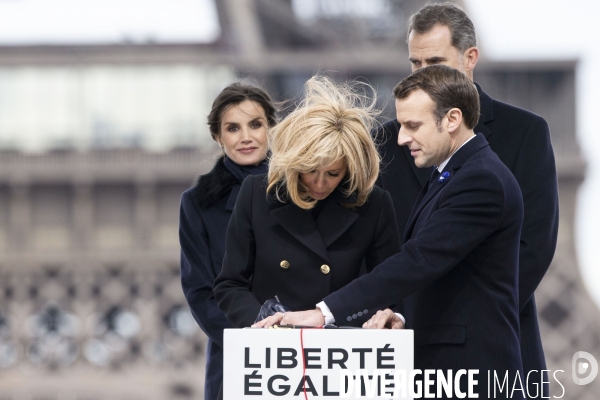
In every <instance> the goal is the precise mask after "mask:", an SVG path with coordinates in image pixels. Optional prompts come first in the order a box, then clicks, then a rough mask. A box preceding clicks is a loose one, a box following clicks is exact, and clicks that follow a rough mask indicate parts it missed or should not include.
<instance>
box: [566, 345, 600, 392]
mask: <svg viewBox="0 0 600 400" xmlns="http://www.w3.org/2000/svg"><path fill="white" fill-rule="evenodd" d="M571 373H572V374H573V382H575V383H576V384H577V385H587V384H588V383H590V382H591V381H593V380H594V379H596V375H598V361H596V358H594V356H593V355H591V354H590V353H587V352H585V351H578V352H577V353H575V354H573V362H572V364H571ZM586 374H588V375H587V376H585V375H586Z"/></svg>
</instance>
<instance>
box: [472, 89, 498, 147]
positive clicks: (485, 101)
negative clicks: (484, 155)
mask: <svg viewBox="0 0 600 400" xmlns="http://www.w3.org/2000/svg"><path fill="white" fill-rule="evenodd" d="M475 87H476V88H477V92H478V93H479V121H478V122H477V125H476V126H475V128H474V131H475V133H483V136H485V138H486V139H487V138H489V137H490V135H491V134H492V130H491V129H490V128H489V127H488V126H487V125H486V124H487V123H489V122H491V121H492V120H493V119H494V100H492V98H491V97H490V96H488V95H487V94H486V93H485V92H484V91H483V89H481V86H479V84H477V83H476V84H475Z"/></svg>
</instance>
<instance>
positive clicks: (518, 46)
mask: <svg viewBox="0 0 600 400" xmlns="http://www.w3.org/2000/svg"><path fill="white" fill-rule="evenodd" d="M425 3H426V1H422V0H169V1H167V0H104V1H96V0H0V400H22V399H23V400H63V399H64V400H71V399H73V400H105V399H106V400H138V399H139V400H164V399H202V398H203V393H202V387H203V379H204V367H203V364H204V346H205V342H206V339H205V336H204V334H203V333H202V332H201V331H200V330H199V328H198V327H197V325H196V323H195V322H194V320H193V318H192V316H191V314H190V313H189V310H188V309H187V306H186V304H185V301H184V298H183V295H182V292H181V287H180V283H179V245H178V235H177V229H178V226H177V224H178V213H179V196H180V194H181V193H182V192H183V191H184V190H185V189H186V188H188V187H189V186H191V184H192V182H193V180H194V179H195V177H197V176H198V175H199V174H201V173H204V172H207V171H208V170H209V169H210V168H211V167H212V165H213V164H214V160H215V157H216V154H218V151H217V146H216V145H215V144H214V142H213V141H212V140H211V138H210V134H209V132H208V127H207V126H206V122H205V121H206V116H207V114H208V112H209V110H210V105H211V103H212V100H213V99H214V97H215V96H216V94H217V93H218V92H219V91H220V90H221V89H222V88H223V87H224V86H226V85H227V84H229V83H231V82H233V81H235V80H236V79H239V78H245V79H251V80H253V81H255V82H257V83H259V84H262V85H263V86H264V87H266V88H267V89H268V90H269V92H270V93H271V94H272V95H273V97H274V98H275V99H277V100H285V99H293V98H296V97H297V96H298V95H299V94H300V93H301V90H302V84H303V83H304V82H305V81H306V79H308V78H309V77H310V76H311V75H312V74H313V73H315V72H321V73H324V74H327V75H330V76H332V77H333V78H335V79H338V80H346V79H360V80H363V81H367V82H369V83H370V84H371V85H373V86H374V87H375V88H376V89H377V92H378V96H379V100H378V101H379V104H380V106H381V108H382V109H383V110H384V117H385V118H393V117H394V115H393V98H392V96H391V90H392V88H393V87H394V86H395V84H396V83H397V82H398V81H399V80H401V79H402V78H403V77H405V76H406V75H408V74H409V72H410V66H409V63H408V53H407V45H406V43H405V37H406V28H407V19H408V17H409V16H410V15H411V14H412V13H413V12H415V11H417V10H418V9H419V8H421V7H422V6H423V5H424V4H425ZM457 3H458V4H460V5H461V6H463V8H464V9H465V10H466V11H467V13H468V14H469V15H470V16H471V19H472V20H473V22H474V24H475V27H476V29H477V31H478V37H479V43H480V45H479V47H480V50H481V59H480V62H479V63H478V65H477V68H476V70H475V80H476V81H477V82H478V83H480V84H481V85H482V87H483V88H484V90H485V91H486V92H487V93H488V94H490V95H491V96H492V97H494V98H496V99H499V100H503V101H506V102H509V103H511V104H514V105H517V106H521V107H524V108H527V109H529V110H532V111H534V112H536V113H537V114H540V115H542V116H543V117H544V118H546V119H547V121H548V123H549V125H550V130H551V134H552V141H553V146H554V151H555V155H556V161H557V166H558V174H559V190H560V202H561V218H560V232H559V238H558V248H557V251H556V255H555V257H554V261H553V264H552V266H551V267H550V270H549V272H548V274H547V275H546V277H545V279H544V281H543V282H542V285H541V286H540V287H539V288H538V290H537V293H536V296H537V304H538V313H539V319H540V325H541V329H542V336H543V342H544V348H545V351H546V358H547V362H548V368H549V369H550V370H551V371H553V372H554V371H555V370H563V371H564V372H558V373H557V378H558V379H559V381H560V382H561V384H562V385H563V386H564V388H565V389H564V390H565V395H564V397H563V398H565V399H597V398H598V394H599V393H600V377H599V378H597V379H596V380H595V381H594V382H592V383H591V384H589V385H587V386H578V385H575V384H574V383H573V380H572V379H571V359H572V357H573V354H574V353H575V352H577V351H587V352H589V353H591V354H593V355H595V356H596V358H597V359H598V360H600V312H599V311H598V306H597V304H600V268H599V267H600V265H599V264H598V261H597V260H596V259H595V250H596V247H597V244H596V241H597V238H598V237H599V234H598V230H599V228H598V226H599V225H600V211H599V210H600V208H598V207H597V201H598V199H599V198H600V196H599V195H598V193H600V178H598V176H600V165H599V163H598V162H597V161H595V159H597V158H598V157H597V156H596V157H595V154H597V152H599V151H600V139H599V137H598V135H597V133H596V130H597V121H596V120H595V118H597V112H596V110H597V109H598V108H599V107H600V94H599V93H598V89H600V85H599V84H598V81H599V78H597V77H596V76H595V74H594V72H595V71H594V66H595V65H597V61H599V60H600V49H599V45H598V44H597V41H598V39H597V38H598V37H600V31H599V28H598V24H597V23H596V22H595V21H594V20H593V18H594V16H595V15H598V13H597V12H594V11H600V7H599V6H598V5H597V4H596V2H593V1H592V0H587V1H583V0H571V1H569V2H567V1H545V2H542V1H537V0H531V1H527V0H521V1H516V0H506V1H502V2H500V1H496V2H476V1H475V0H464V1H459V2H457ZM594 89H596V90H594ZM582 149H583V150H582ZM580 187H581V188H582V189H581V190H580ZM594 299H596V300H595V301H594ZM551 381H552V382H551V395H555V396H560V395H561V392H562V389H561V387H560V386H559V385H557V384H556V381H555V380H553V379H551Z"/></svg>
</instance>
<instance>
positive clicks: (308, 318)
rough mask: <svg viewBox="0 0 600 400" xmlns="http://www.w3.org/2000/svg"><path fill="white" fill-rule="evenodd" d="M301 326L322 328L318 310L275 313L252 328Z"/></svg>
mask: <svg viewBox="0 0 600 400" xmlns="http://www.w3.org/2000/svg"><path fill="white" fill-rule="evenodd" d="M276 324H277V325H301V326H323V325H325V317H324V316H323V313H322V312H321V310H320V309H318V308H317V309H315V310H308V311H295V312H286V313H280V312H278V313H275V314H273V315H271V316H270V317H267V318H265V319H263V320H262V321H258V322H257V323H256V324H254V325H252V328H268V327H270V326H273V325H276Z"/></svg>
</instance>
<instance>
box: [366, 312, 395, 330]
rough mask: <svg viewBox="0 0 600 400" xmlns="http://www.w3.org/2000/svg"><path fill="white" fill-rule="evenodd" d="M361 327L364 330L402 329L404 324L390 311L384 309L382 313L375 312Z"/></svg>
mask: <svg viewBox="0 0 600 400" xmlns="http://www.w3.org/2000/svg"><path fill="white" fill-rule="evenodd" d="M362 327H363V328H366V329H403V328H404V323H403V322H402V320H401V319H400V318H399V317H398V316H397V315H396V314H394V312H393V311H392V310H390V309H389V308H386V309H385V310H383V311H381V310H380V311H377V313H376V314H375V315H373V316H372V317H371V319H370V320H368V321H367V322H365V323H364V324H363V326H362Z"/></svg>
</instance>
